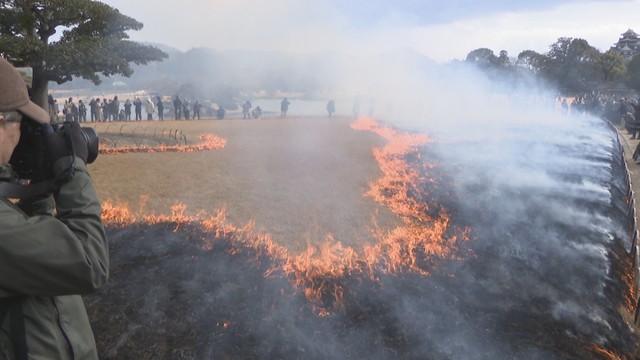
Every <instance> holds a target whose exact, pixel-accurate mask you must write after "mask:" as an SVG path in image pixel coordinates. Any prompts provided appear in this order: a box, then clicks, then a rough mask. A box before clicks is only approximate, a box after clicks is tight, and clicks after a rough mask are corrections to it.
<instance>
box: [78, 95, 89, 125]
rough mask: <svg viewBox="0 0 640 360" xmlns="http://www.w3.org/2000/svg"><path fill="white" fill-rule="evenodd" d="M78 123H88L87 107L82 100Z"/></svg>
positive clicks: (79, 104)
mask: <svg viewBox="0 0 640 360" xmlns="http://www.w3.org/2000/svg"><path fill="white" fill-rule="evenodd" d="M78 116H79V118H78V121H80V122H87V106H86V105H85V104H84V103H83V102H82V100H79V101H78Z"/></svg>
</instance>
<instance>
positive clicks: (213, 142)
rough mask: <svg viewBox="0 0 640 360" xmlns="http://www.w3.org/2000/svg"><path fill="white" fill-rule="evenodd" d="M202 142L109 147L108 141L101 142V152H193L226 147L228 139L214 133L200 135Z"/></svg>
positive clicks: (112, 153)
mask: <svg viewBox="0 0 640 360" xmlns="http://www.w3.org/2000/svg"><path fill="white" fill-rule="evenodd" d="M198 139H200V140H201V141H202V142H200V143H198V144H195V145H160V146H123V147H115V148H114V147H109V145H108V144H107V143H101V144H100V153H101V154H110V155H114V154H127V153H136V152H142V153H156V152H193V151H207V150H218V149H222V148H224V147H225V145H226V143H227V141H226V140H225V139H223V138H221V137H219V136H217V135H214V134H204V135H200V136H198Z"/></svg>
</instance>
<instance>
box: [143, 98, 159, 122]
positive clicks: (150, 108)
mask: <svg viewBox="0 0 640 360" xmlns="http://www.w3.org/2000/svg"><path fill="white" fill-rule="evenodd" d="M144 110H145V111H146V112H147V120H153V112H154V111H155V110H156V109H155V106H154V105H153V101H151V98H147V103H146V104H145V106H144Z"/></svg>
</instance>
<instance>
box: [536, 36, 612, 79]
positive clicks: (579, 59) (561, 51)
mask: <svg viewBox="0 0 640 360" xmlns="http://www.w3.org/2000/svg"><path fill="white" fill-rule="evenodd" d="M599 58H600V52H599V51H598V50H597V49H596V48H594V47H593V46H591V45H589V43H588V42H587V41H586V40H584V39H573V38H566V37H562V38H559V39H558V41H557V42H555V43H553V44H552V45H551V46H550V50H549V52H548V53H547V61H545V64H544V67H543V69H542V70H543V71H542V72H543V74H544V76H545V77H546V78H547V80H549V81H550V82H551V83H555V84H557V85H558V87H560V88H561V89H566V90H569V91H585V90H586V89H587V84H588V83H589V82H590V81H594V80H597V75H598V70H597V64H598V59H599Z"/></svg>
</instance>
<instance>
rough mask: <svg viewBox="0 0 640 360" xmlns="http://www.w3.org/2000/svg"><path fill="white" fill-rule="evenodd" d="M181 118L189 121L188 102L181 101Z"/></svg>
mask: <svg viewBox="0 0 640 360" xmlns="http://www.w3.org/2000/svg"><path fill="white" fill-rule="evenodd" d="M182 116H184V119H185V120H189V100H187V99H182Z"/></svg>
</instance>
